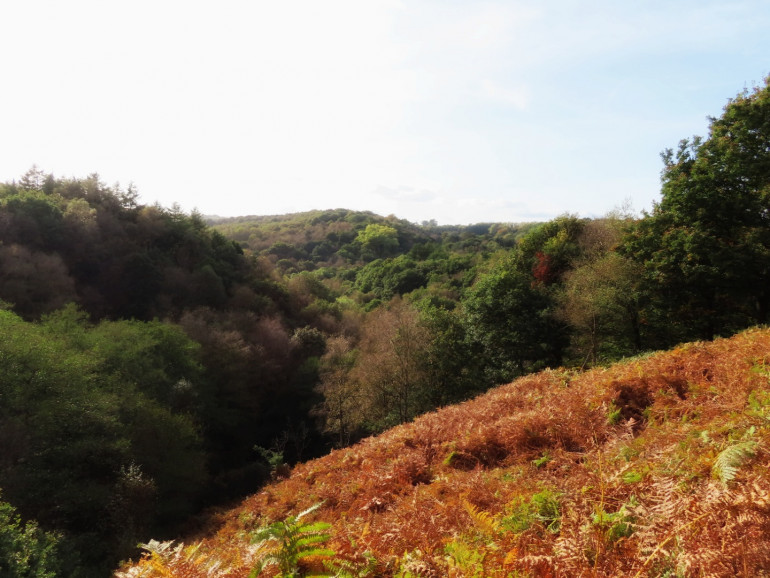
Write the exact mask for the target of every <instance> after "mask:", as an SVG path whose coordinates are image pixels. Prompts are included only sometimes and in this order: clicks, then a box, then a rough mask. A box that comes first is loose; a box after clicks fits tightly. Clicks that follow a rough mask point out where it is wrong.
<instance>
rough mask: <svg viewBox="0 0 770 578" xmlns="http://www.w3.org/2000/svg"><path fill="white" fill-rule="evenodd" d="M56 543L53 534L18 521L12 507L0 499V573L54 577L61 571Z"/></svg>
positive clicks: (15, 576) (21, 577) (9, 576)
mask: <svg viewBox="0 0 770 578" xmlns="http://www.w3.org/2000/svg"><path fill="white" fill-rule="evenodd" d="M57 546H58V544H57V537H56V536H55V535H54V534H51V533H49V532H43V531H41V530H40V528H39V527H38V525H37V522H34V521H31V520H30V521H27V522H26V523H24V522H22V521H21V517H20V516H19V515H18V514H17V513H16V509H15V508H14V507H13V506H11V505H10V504H8V503H7V502H0V576H5V577H7V578H55V577H56V576H58V575H59V572H60V570H61V568H60V562H59V560H58V557H57Z"/></svg>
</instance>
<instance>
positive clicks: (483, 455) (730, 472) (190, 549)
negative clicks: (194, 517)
mask: <svg viewBox="0 0 770 578" xmlns="http://www.w3.org/2000/svg"><path fill="white" fill-rule="evenodd" d="M768 363H770V330H767V329H752V330H748V331H745V332H743V333H741V334H739V335H737V336H735V337H733V338H730V339H719V340H716V341H713V342H708V343H706V342H697V343H692V344H688V345H684V346H680V347H677V348H676V349H673V350H671V351H668V352H663V353H656V354H651V355H648V356H644V357H638V358H634V359H631V360H628V361H624V362H622V363H619V364H616V365H614V366H612V367H609V368H605V369H594V370H591V371H587V372H583V373H578V372H568V371H564V370H550V371H545V372H541V373H538V374H535V375H530V376H526V377H522V378H520V379H518V380H516V381H514V382H513V383H511V384H509V385H505V386H501V387H498V388H496V389H494V390H492V391H490V392H489V393H487V394H485V395H482V396H480V397H478V398H476V399H474V400H471V401H468V402H465V403H462V404H460V405H455V406H450V407H446V408H444V409H441V410H438V411H436V412H433V413H430V414H426V415H424V416H422V417H419V418H417V419H416V420H414V421H413V422H412V423H408V424H404V425H401V426H398V427H395V428H393V429H391V430H389V431H387V432H385V433H383V434H381V435H379V436H376V437H371V438H368V439H365V440H363V441H362V442H360V443H358V444H357V445H354V446H352V447H349V448H347V449H341V450H337V451H333V452H332V453H331V454H329V455H327V456H325V457H323V458H320V459H316V460H313V461H310V462H307V463H304V464H301V465H298V466H297V467H295V468H294V469H293V470H292V471H291V473H290V474H287V475H288V477H287V478H286V479H282V480H280V481H277V482H275V483H273V484H271V485H269V486H267V487H266V488H265V489H263V490H262V491H261V492H259V493H258V494H256V495H253V496H251V497H250V498H248V499H246V500H245V501H244V502H243V503H242V504H241V505H240V506H239V507H237V508H235V509H233V510H231V511H229V512H226V513H223V514H221V515H220V516H219V517H217V518H216V519H215V520H214V521H213V522H212V523H211V529H210V531H209V533H207V534H206V535H205V536H203V537H198V538H197V539H191V540H189V541H188V542H187V545H186V546H184V547H182V546H181V544H180V545H174V544H168V543H164V544H159V543H153V544H151V545H150V548H149V549H150V550H152V551H153V553H152V554H151V555H150V554H148V555H147V556H146V557H145V558H144V559H143V560H142V561H141V562H140V563H139V564H138V565H136V566H134V567H131V568H124V569H123V570H122V571H121V572H118V574H117V576H120V577H123V578H128V577H133V576H147V577H150V576H190V577H193V576H221V577H225V576H227V577H236V576H247V575H249V572H250V571H251V569H252V568H253V567H255V566H256V564H257V563H258V561H259V560H260V559H263V560H264V559H269V558H268V555H269V554H270V553H271V552H272V553H273V554H277V558H278V559H282V560H284V561H286V560H289V559H290V558H291V556H290V551H289V548H288V547H285V548H284V549H283V550H280V549H277V547H276V546H275V544H276V542H274V541H272V540H267V541H264V542H261V543H256V544H252V543H251V542H252V540H251V539H250V536H253V535H254V534H255V532H256V531H257V530H258V529H259V528H264V527H266V526H268V525H269V524H272V523H274V522H276V521H284V523H283V524H277V525H276V524H273V526H271V528H272V530H270V531H269V532H268V533H267V534H270V532H272V535H274V536H275V535H276V534H277V533H280V531H281V530H284V531H286V530H288V531H289V534H291V531H294V532H297V531H300V530H307V531H308V532H310V531H311V530H313V529H315V531H316V532H317V534H318V535H320V537H319V538H317V541H318V542H317V543H316V545H320V546H322V547H323V548H327V549H331V550H333V551H334V552H335V553H336V554H335V556H334V558H333V559H332V558H331V557H329V556H323V555H316V556H308V557H304V558H302V559H301V561H300V568H301V569H302V571H303V572H304V571H311V570H312V571H313V572H322V571H324V560H326V565H327V566H329V564H330V562H329V560H332V563H331V564H332V566H334V567H336V569H337V570H336V574H335V573H334V572H330V574H329V575H338V576H490V577H491V576H581V575H582V576H588V575H591V576H674V575H676V576H700V575H709V576H758V575H766V573H767V572H768V571H769V570H770V554H769V553H770V548H768V536H770V533H769V532H768V531H769V530H770V499H769V498H768V496H769V495H770V494H769V492H770V476H768V466H770V456H769V455H768V452H767V449H766V448H767V447H768V443H769V442H770V427H769V426H768V419H770V381H769V378H770V370H769V369H768ZM315 504H320V507H318V509H317V510H315V511H313V512H311V513H309V514H307V519H308V520H315V521H323V522H327V523H329V524H330V527H329V528H328V529H326V530H325V529H324V526H323V525H315V524H313V525H311V524H305V518H302V519H300V520H297V519H296V516H297V515H298V514H299V513H300V512H302V511H303V510H305V509H307V508H309V507H311V506H313V505H315ZM290 516H291V517H290ZM285 533H286V532H284V534H285ZM324 533H328V535H329V539H328V541H325V543H323V542H324V540H323V539H324V536H323V534H324ZM267 534H265V533H264V532H263V537H264V536H265V535H267ZM295 537H296V536H295ZM308 543H311V544H312V543H313V540H312V539H311V540H308ZM295 545H297V548H298V549H297V552H301V550H302V542H301V541H300V542H296V543H295ZM308 547H309V546H308V545H305V548H308ZM329 567H331V566H329ZM277 572H278V568H277V567H276V566H268V567H266V569H265V570H264V571H263V573H261V574H259V575H260V576H273V575H276V573H277Z"/></svg>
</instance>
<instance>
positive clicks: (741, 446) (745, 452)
mask: <svg viewBox="0 0 770 578" xmlns="http://www.w3.org/2000/svg"><path fill="white" fill-rule="evenodd" d="M758 445H759V444H758V443H757V442H755V441H752V440H749V441H745V442H738V443H736V444H733V445H731V446H730V447H728V448H725V449H724V450H722V451H721V452H720V453H719V455H718V456H717V459H716V460H715V461H714V465H713V466H712V467H711V473H712V475H713V476H714V477H715V478H718V479H719V480H720V481H722V483H724V484H729V483H730V482H731V481H732V480H733V479H734V478H735V476H736V475H737V474H738V470H739V469H740V467H741V466H742V465H743V464H744V463H746V462H747V461H748V460H750V459H751V458H753V457H754V455H755V454H756V448H757V446H758Z"/></svg>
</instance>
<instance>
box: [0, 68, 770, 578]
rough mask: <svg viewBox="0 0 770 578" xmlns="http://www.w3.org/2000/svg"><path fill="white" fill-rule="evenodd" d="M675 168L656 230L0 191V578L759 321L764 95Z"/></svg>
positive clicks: (79, 183)
mask: <svg viewBox="0 0 770 578" xmlns="http://www.w3.org/2000/svg"><path fill="white" fill-rule="evenodd" d="M662 156H663V162H664V168H663V171H662V190H661V201H660V203H658V204H656V205H655V206H654V207H653V209H652V211H651V212H650V213H645V214H643V215H641V216H636V215H633V214H629V213H627V212H624V211H622V210H616V211H614V212H612V213H609V214H608V215H606V216H605V217H603V218H596V219H586V218H581V217H579V216H575V215H569V214H564V215H563V216H560V217H558V218H556V219H554V220H552V221H549V222H545V223H521V224H500V223H491V224H490V223H487V224H479V225H473V226H439V225H437V224H436V223H434V222H424V223H421V224H413V223H409V222H406V221H403V220H400V219H397V218H396V217H393V216H388V217H381V216H377V215H374V214H371V213H363V212H353V211H348V210H344V209H337V210H329V211H315V212H311V213H302V214H296V215H285V216H273V217H241V218H234V219H215V218H210V219H207V218H206V217H204V216H202V215H200V214H197V213H192V214H185V213H183V212H182V211H180V210H179V209H178V208H176V207H172V208H170V209H169V208H163V207H160V206H157V205H143V204H141V203H140V202H139V196H138V193H137V191H136V190H134V189H133V188H132V187H128V188H127V189H123V188H121V187H120V186H118V185H114V186H108V185H106V184H105V183H103V182H101V180H100V179H99V177H98V175H91V176H89V177H86V178H57V177H55V176H54V175H51V174H46V173H45V172H44V171H41V170H39V169H37V168H36V167H33V168H32V169H31V170H30V171H29V172H27V173H26V174H25V175H23V176H22V177H20V178H19V179H18V180H17V181H13V182H7V183H3V184H0V300H1V302H0V324H1V325H2V329H0V368H1V369H0V375H2V377H0V439H2V440H3V443H2V444H0V492H1V493H0V500H2V502H0V537H2V538H3V539H2V540H0V549H3V548H4V549H6V550H7V551H2V550H0V570H3V571H5V568H3V566H2V564H10V562H4V560H12V559H13V560H16V562H13V564H16V567H15V568H11V570H10V571H11V572H13V571H16V574H12V575H19V576H26V575H34V576H38V575H39V576H44V575H72V576H92V575H94V576H99V575H107V574H108V573H109V572H110V570H111V569H113V568H115V567H116V566H117V563H118V561H119V560H121V559H125V558H127V557H130V556H134V555H135V553H136V544H137V543H138V542H140V541H146V540H147V539H148V538H149V537H150V536H152V537H156V538H166V537H172V536H175V535H177V534H178V533H180V532H182V531H187V532H191V531H194V530H195V528H196V524H198V523H201V522H200V517H196V515H197V514H199V513H200V512H201V511H202V509H203V508H205V507H208V506H214V505H221V504H225V503H227V502H228V501H231V500H234V499H236V498H239V497H242V496H244V495H246V494H248V493H250V492H253V491H255V490H256V489H258V488H259V487H260V486H261V485H262V484H263V483H265V481H267V480H269V479H271V478H272V479H275V478H278V477H281V476H283V475H285V473H286V471H287V469H288V468H287V467H286V464H294V463H297V462H299V461H303V460H307V459H309V458H312V457H316V456H319V455H322V454H324V453H326V452H328V451H329V449H331V448H334V447H343V446H347V445H349V444H351V443H353V442H355V441H357V440H360V439H362V438H363V437H366V436H368V435H370V434H373V433H378V432H381V431H384V430H385V429H387V428H390V427H392V426H394V425H397V424H400V423H404V422H407V421H409V420H411V419H413V418H414V417H415V416H417V415H419V414H422V413H425V412H428V411H431V410H434V409H436V408H438V407H442V406H446V405H449V404H454V403H457V402H460V401H462V400H465V399H469V398H471V397H473V396H476V395H478V394H479V393H482V392H485V391H487V390H488V389H490V388H491V387H493V386H495V385H499V384H504V383H508V382H510V381H512V380H513V379H515V378H517V377H520V376H523V375H526V374H529V373H532V372H535V371H538V370H541V369H544V368H549V367H550V368H555V367H560V366H567V367H575V368H582V369H585V368H588V367H591V366H597V365H601V364H606V363H608V362H611V361H615V360H618V359H621V358H623V357H626V356H629V355H635V354H638V353H641V352H644V351H650V350H657V349H663V348H668V347H671V346H673V345H676V344H678V343H681V342H684V341H689V340H694V339H712V338H714V337H717V336H727V335H731V334H733V333H735V332H736V331H739V330H741V329H743V328H746V327H749V326H752V325H756V324H763V323H766V322H767V316H768V307H770V302H769V301H770V295H769V294H768V287H769V285H768V277H769V276H770V81H769V82H766V84H765V85H764V86H761V87H758V88H756V89H754V90H753V91H745V92H743V93H741V94H739V95H738V96H737V97H735V98H734V99H732V100H730V101H729V103H728V105H727V106H726V107H725V110H724V112H723V114H722V116H720V117H719V118H713V119H711V122H710V128H709V134H708V136H707V137H706V138H697V137H695V138H693V139H690V140H683V141H682V142H681V143H680V144H679V146H678V147H677V148H676V149H675V150H667V151H665V152H664V153H663V155H662ZM6 537H7V539H6ZM18 551H24V552H26V554H25V555H24V556H16V557H14V556H13V555H11V552H18ZM25 572H26V573H25Z"/></svg>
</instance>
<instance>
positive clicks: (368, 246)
mask: <svg viewBox="0 0 770 578" xmlns="http://www.w3.org/2000/svg"><path fill="white" fill-rule="evenodd" d="M356 242H357V243H359V244H360V245H361V250H362V256H363V257H364V258H366V259H382V258H383V257H387V256H388V255H391V254H392V253H393V252H394V251H395V250H396V249H397V248H398V231H397V230H396V229H394V228H393V227H389V226H388V225H380V224H378V223H370V224H369V225H367V226H366V229H364V230H363V231H361V232H360V233H358V236H357V237H356Z"/></svg>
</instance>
